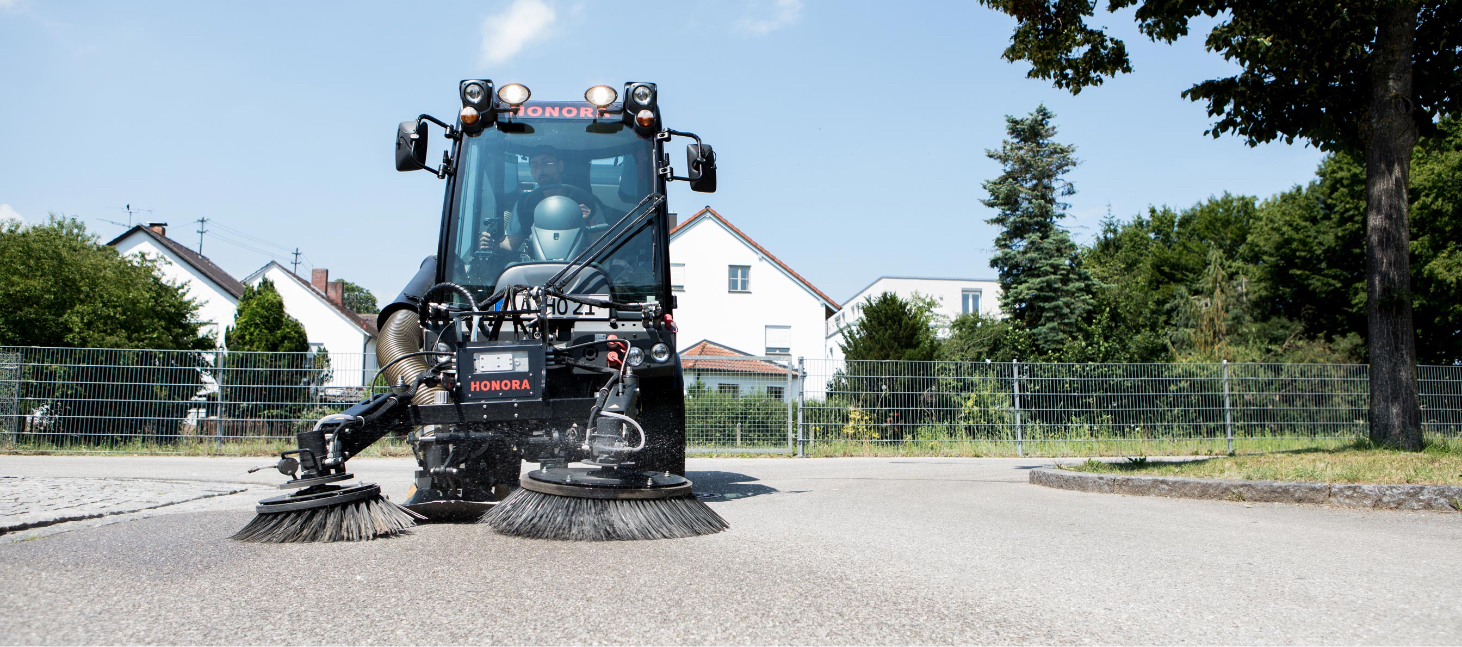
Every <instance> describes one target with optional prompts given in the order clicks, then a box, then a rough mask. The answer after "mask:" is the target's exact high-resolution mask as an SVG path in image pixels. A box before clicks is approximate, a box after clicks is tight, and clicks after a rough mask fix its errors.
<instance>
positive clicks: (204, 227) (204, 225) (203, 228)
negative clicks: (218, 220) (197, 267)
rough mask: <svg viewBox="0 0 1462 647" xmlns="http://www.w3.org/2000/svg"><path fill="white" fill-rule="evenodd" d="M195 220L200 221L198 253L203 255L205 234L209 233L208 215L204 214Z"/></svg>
mask: <svg viewBox="0 0 1462 647" xmlns="http://www.w3.org/2000/svg"><path fill="white" fill-rule="evenodd" d="M193 222H196V223H198V255H199V256H202V255H203V234H206V233H208V216H203V217H202V218H199V219H197V220H194V221H193Z"/></svg>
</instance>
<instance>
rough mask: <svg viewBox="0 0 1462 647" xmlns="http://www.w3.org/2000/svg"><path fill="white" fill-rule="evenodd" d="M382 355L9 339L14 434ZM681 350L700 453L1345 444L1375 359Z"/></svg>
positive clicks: (1429, 402)
mask: <svg viewBox="0 0 1462 647" xmlns="http://www.w3.org/2000/svg"><path fill="white" fill-rule="evenodd" d="M327 357H328V359H326V358H327ZM367 359H368V358H366V357H364V356H363V355H360V354H355V355H351V354H345V353H330V354H328V356H327V355H326V354H324V353H319V354H309V353H302V354H283V353H227V352H222V351H219V352H203V353H197V352H185V351H148V350H117V349H63V348H16V347H11V348H3V347H0V441H3V445H0V447H3V448H6V449H10V450H22V451H24V450H52V449H67V450H72V451H146V452H176V451H197V450H198V448H199V447H200V446H201V448H202V449H203V450H205V451H223V452H230V451H236V452H240V453H246V452H250V451H258V450H261V449H266V447H265V446H266V445H268V446H270V447H272V446H273V445H277V444H281V443H287V442H289V440H290V439H291V438H292V437H293V436H294V434H295V433H297V432H299V431H301V430H303V429H305V428H307V427H308V426H310V425H312V424H313V423H314V422H315V421H316V420H318V419H319V418H320V417H321V416H324V415H326V414H329V413H335V412H338V411H341V410H343V409H344V408H346V407H348V406H349V405H350V404H353V403H355V402H358V401H360V400H361V399H362V398H364V397H366V396H368V395H369V394H370V391H371V387H370V386H369V385H370V384H371V383H373V382H374V380H375V378H376V375H375V369H374V362H370V363H367V362H366V360H367ZM681 363H682V366H683V367H684V370H685V382H686V435H687V438H686V440H687V446H688V447H689V448H690V449H691V450H692V451H712V452H754V453H773V452H789V451H797V452H799V453H803V454H810V455H849V454H852V455H881V454H901V455H949V454H961V455H1047V456H1057V455H1101V454H1126V455H1136V454H1208V453H1223V452H1228V451H1237V452H1252V451H1269V450H1281V449H1295V448H1302V447H1324V446H1333V445H1338V444H1343V443H1348V442H1351V441H1353V440H1355V439H1358V438H1363V437H1365V435H1366V429H1367V422H1366V420H1367V406H1368V394H1367V390H1368V385H1367V381H1366V374H1367V373H1366V367H1365V366H1345V365H1313V364H1227V363H1220V364H1024V363H969V362H867V361H843V360H825V359H816V360H806V361H802V360H793V359H792V358H789V357H785V356H780V357H776V356H774V357H747V356H719V355H706V356H682V357H681ZM1417 375H1418V378H1419V386H1420V395H1421V404H1422V426H1423V431H1424V432H1425V433H1426V434H1427V435H1428V436H1430V437H1433V438H1450V439H1458V438H1462V366H1421V367H1418V368H1417Z"/></svg>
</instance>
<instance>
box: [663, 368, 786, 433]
mask: <svg viewBox="0 0 1462 647" xmlns="http://www.w3.org/2000/svg"><path fill="white" fill-rule="evenodd" d="M680 362H681V367H682V369H684V372H685V385H686V388H685V427H686V430H685V431H686V438H685V442H686V447H687V448H689V449H691V450H692V451H695V450H702V451H717V452H757V453H767V452H790V451H793V450H794V449H795V445H794V443H793V433H792V426H791V424H792V422H793V420H794V418H793V414H794V411H795V402H796V400H797V393H799V392H800V389H801V386H802V381H801V379H800V378H799V376H798V374H797V371H796V370H795V368H794V367H791V366H790V364H791V358H789V357H747V356H744V355H736V356H723V355H709V356H691V355H682V356H681V358H680Z"/></svg>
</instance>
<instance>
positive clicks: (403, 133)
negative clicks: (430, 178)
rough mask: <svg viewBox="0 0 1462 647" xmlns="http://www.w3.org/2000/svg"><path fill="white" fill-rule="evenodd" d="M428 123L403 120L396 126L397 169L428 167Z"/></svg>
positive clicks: (410, 169)
mask: <svg viewBox="0 0 1462 647" xmlns="http://www.w3.org/2000/svg"><path fill="white" fill-rule="evenodd" d="M426 140H427V125H426V122H425V121H421V120H413V121H403V122H401V125H400V126H397V127H396V170H398V171H419V170H421V169H424V168H426Z"/></svg>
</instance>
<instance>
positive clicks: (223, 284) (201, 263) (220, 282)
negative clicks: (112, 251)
mask: <svg viewBox="0 0 1462 647" xmlns="http://www.w3.org/2000/svg"><path fill="white" fill-rule="evenodd" d="M132 234H142V235H145V236H147V237H149V238H151V239H152V240H153V241H154V242H156V243H157V244H159V245H161V246H162V247H164V248H166V249H167V250H168V251H169V252H172V253H173V255H174V256H177V257H178V258H179V259H180V260H182V261H183V262H184V263H187V264H188V265H189V266H190V267H192V268H193V270H194V272H196V273H197V274H198V275H200V276H202V277H204V278H206V279H208V280H209V281H212V282H213V284H214V285H217V286H218V287H219V289H221V290H223V291H224V292H227V293H229V294H230V295H232V296H233V298H235V299H237V298H239V297H241V296H244V284H243V283H240V282H239V280H238V279H236V278H234V277H233V275H231V274H229V273H228V272H225V271H224V270H223V268H221V267H219V266H218V265H215V264H214V262H213V261H211V260H208V257H207V256H204V255H202V254H199V253H198V252H195V251H193V250H191V249H188V248H187V247H184V246H183V245H182V244H181V243H179V242H178V241H176V240H173V239H171V238H168V237H167V236H164V235H162V234H159V233H157V232H155V231H153V230H152V229H151V228H149V227H144V226H142V225H134V226H133V227H132V228H131V229H128V230H127V231H124V232H122V235H120V236H117V237H116V238H113V239H112V240H111V242H109V243H107V245H109V246H112V247H116V246H117V243H120V242H122V241H123V240H125V239H126V238H128V237H129V236H131V235H132Z"/></svg>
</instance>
